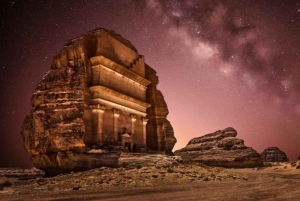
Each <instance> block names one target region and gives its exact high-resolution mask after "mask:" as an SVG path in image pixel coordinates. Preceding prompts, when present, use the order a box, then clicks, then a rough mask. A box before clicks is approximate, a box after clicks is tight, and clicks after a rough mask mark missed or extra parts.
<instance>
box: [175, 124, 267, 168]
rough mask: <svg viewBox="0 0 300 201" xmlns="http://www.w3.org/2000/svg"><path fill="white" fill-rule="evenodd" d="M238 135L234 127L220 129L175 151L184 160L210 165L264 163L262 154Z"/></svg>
mask: <svg viewBox="0 0 300 201" xmlns="http://www.w3.org/2000/svg"><path fill="white" fill-rule="evenodd" d="M236 136H237V132H236V130H235V129H233V128H230V127H229V128H226V129H224V130H218V131H216V132H214V133H210V134H206V135H204V136H201V137H197V138H194V139H192V140H190V141H189V143H188V144H187V146H186V147H184V148H182V149H180V150H177V151H175V155H177V156H181V158H182V160H183V161H184V162H200V163H204V164H206V165H210V166H219V167H228V168H245V167H256V166H260V165H262V161H261V158H260V155H259V154H258V153H257V152H256V151H255V150H254V149H252V148H251V147H247V146H245V145H244V140H242V139H239V138H236Z"/></svg>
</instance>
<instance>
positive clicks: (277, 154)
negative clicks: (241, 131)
mask: <svg viewBox="0 0 300 201" xmlns="http://www.w3.org/2000/svg"><path fill="white" fill-rule="evenodd" d="M261 159H262V160H263V162H286V161H289V159H288V158H287V156H286V154H285V153H284V152H283V151H281V150H280V149H279V148H278V147H269V148H267V149H265V150H264V151H263V152H262V153H261Z"/></svg>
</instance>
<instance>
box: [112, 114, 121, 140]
mask: <svg viewBox="0 0 300 201" xmlns="http://www.w3.org/2000/svg"><path fill="white" fill-rule="evenodd" d="M113 113H114V136H115V141H116V142H117V141H118V119H119V116H120V110H116V109H113Z"/></svg>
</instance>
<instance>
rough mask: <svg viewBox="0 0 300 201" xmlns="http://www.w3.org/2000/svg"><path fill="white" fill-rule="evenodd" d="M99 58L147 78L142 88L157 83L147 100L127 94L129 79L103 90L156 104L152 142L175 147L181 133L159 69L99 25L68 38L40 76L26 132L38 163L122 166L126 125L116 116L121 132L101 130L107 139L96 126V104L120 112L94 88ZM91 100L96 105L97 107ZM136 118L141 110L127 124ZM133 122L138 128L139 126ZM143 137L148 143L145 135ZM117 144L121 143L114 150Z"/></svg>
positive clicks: (59, 167) (54, 168)
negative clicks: (160, 85)
mask: <svg viewBox="0 0 300 201" xmlns="http://www.w3.org/2000/svg"><path fill="white" fill-rule="evenodd" d="M91 58H92V59H91ZM93 58H96V59H98V60H99V61H101V62H102V63H101V65H102V66H109V69H108V70H110V71H113V70H115V71H116V73H119V74H122V73H123V74H124V75H126V76H127V77H129V78H128V80H130V79H132V80H133V81H134V82H136V83H141V84H142V85H143V84H144V86H138V87H140V88H143V87H144V88H145V86H147V85H148V82H149V81H147V80H146V79H149V80H150V81H151V82H152V83H151V87H148V88H147V90H146V89H145V90H146V91H145V93H146V96H147V97H146V99H147V100H145V101H147V103H144V102H143V101H144V100H143V98H140V95H139V94H135V93H134V92H130V93H132V97H134V98H131V97H129V96H126V95H122V93H123V92H122V90H123V91H126V90H127V89H126V85H124V86H123V85H122V84H119V85H120V86H121V87H120V86H119V88H120V90H121V92H122V93H119V92H117V91H116V90H115V89H109V88H105V87H102V88H101V86H100V87H98V88H100V89H101V90H102V91H103V88H105V89H106V91H107V90H109V93H110V96H112V95H111V94H113V95H114V96H115V97H117V98H119V99H121V98H124V100H125V102H126V101H127V102H126V104H127V105H129V106H130V104H131V103H130V101H132V104H135V105H138V107H149V106H150V104H151V106H150V108H149V110H147V114H146V113H145V115H147V118H149V123H148V125H147V133H146V134H147V136H146V137H147V142H146V143H147V147H148V148H150V149H152V150H157V151H167V152H170V151H171V150H172V148H173V146H174V144H175V142H176V138H175V137H174V132H173V129H172V126H171V124H170V123H169V122H168V120H167V119H166V116H167V114H168V108H167V105H166V103H165V101H164V98H163V95H162V94H161V92H160V91H158V90H157V89H156V85H157V84H158V82H156V81H155V79H157V80H158V78H157V76H156V72H155V71H154V70H153V69H152V68H151V67H149V66H146V68H145V66H144V67H143V65H144V64H143V63H142V62H144V61H143V59H144V58H143V56H141V55H139V54H138V53H137V50H136V49H135V47H134V46H133V45H132V44H131V43H130V42H129V41H128V40H126V39H124V38H123V37H121V36H120V35H118V34H116V33H114V32H113V31H107V30H105V29H96V30H93V31H91V32H88V33H87V34H85V35H83V36H80V37H77V38H75V39H72V40H70V41H69V42H67V43H66V45H65V47H64V48H63V49H62V50H61V51H60V52H59V53H58V54H57V55H56V56H55V58H54V59H53V62H52V65H51V69H50V71H49V72H47V73H46V75H45V76H44V77H43V78H42V79H41V80H40V82H39V83H38V85H37V87H36V90H35V93H34V94H33V96H32V99H31V105H32V108H31V111H30V113H29V114H28V115H27V116H26V118H25V120H24V123H23V128H22V137H23V140H24V146H25V148H26V150H27V151H28V153H29V154H30V156H31V160H32V161H33V163H34V165H35V166H36V167H37V168H40V169H43V170H46V171H47V172H49V173H51V172H54V173H55V172H64V171H71V170H82V169H89V168H93V167H99V166H117V164H118V158H119V156H120V153H119V150H122V148H121V145H120V144H118V143H117V142H113V140H115V139H119V138H120V137H119V136H118V135H120V134H122V133H121V131H120V132H119V133H116V132H115V130H117V129H118V127H116V126H115V124H113V122H112V123H111V124H110V123H109V124H108V125H107V128H114V127H116V128H114V132H115V133H111V134H108V133H106V134H105V135H104V134H103V136H101V137H102V138H103V139H104V140H103V143H98V141H97V140H98V139H96V138H97V136H95V135H94V134H93V133H94V132H99V128H96V129H95V121H93V115H94V114H93V113H92V112H91V110H92V109H94V110H99V111H100V109H103V110H105V109H106V110H108V112H107V115H106V116H104V118H115V117H116V116H117V115H119V113H120V112H119V110H115V109H113V108H112V109H110V108H108V109H107V107H105V106H104V105H102V104H98V103H97V104H96V103H95V100H97V99H96V98H97V97H96V98H95V97H93V96H96V95H97V94H96V93H98V94H99V93H100V92H101V91H100V89H98V88H97V90H98V91H92V90H94V88H95V87H94V86H93V83H94V82H95V72H92V71H93V69H92V67H93V65H98V64H93V62H94V63H95V62H98V60H96V61H95V60H93ZM112 61H113V62H112ZM145 71H146V72H145ZM111 74H113V72H112V73H111ZM101 76H102V75H101ZM97 79H99V80H100V78H97ZM101 79H102V78H101ZM120 79H121V78H120ZM104 81H105V82H104ZM104 81H103V83H104V84H102V85H103V86H106V85H105V84H106V83H108V84H109V82H110V80H109V77H106V79H105V80H104ZM128 82H129V81H128ZM149 83H150V82H149ZM122 86H123V88H122ZM106 87H107V86H106ZM124 87H125V88H124ZM99 91H100V92H99ZM127 91H128V90H127ZM107 93H108V92H107ZM128 93H129V92H128ZM95 94H96V95H95ZM121 96H122V97H121ZM120 97H121V98H120ZM91 104H94V105H92V107H91ZM95 104H96V105H95ZM124 104H125V103H124ZM126 104H125V105H126ZM148 105H149V106H148ZM119 107H121V106H119ZM122 107H123V106H122ZM110 113H111V114H110ZM125 113H126V112H125ZM140 113H141V114H143V113H142V112H140ZM126 115H127V113H126ZM130 118H131V120H130ZM135 118H136V115H132V114H131V115H130V116H129V115H128V117H126V118H125V117H124V118H123V119H121V120H122V121H123V122H125V123H124V125H127V124H126V121H132V122H133V121H136V119H135ZM121 120H119V121H121ZM146 120H147V119H146V117H142V118H141V119H139V121H140V122H141V123H140V124H137V126H136V128H135V129H138V130H137V131H139V132H142V129H143V128H142V123H143V124H144V123H147V122H146ZM99 122H100V120H99V119H98V123H99ZM96 123H97V122H96ZM114 123H115V122H114ZM119 127H120V125H119ZM107 128H104V129H103V130H104V131H103V132H106V130H107ZM130 128H131V129H132V130H133V129H134V127H133V126H132V127H130ZM97 129H98V130H97ZM105 129H106V130H105ZM125 129H126V128H125ZM119 130H120V129H119ZM101 132H102V130H101ZM101 134H102V133H101ZM131 135H133V133H131ZM102 138H101V139H102ZM105 140H106V141H105ZM137 140H139V141H137V142H141V143H142V137H140V138H138V139H137ZM101 142H102V141H101ZM131 146H133V145H131ZM116 148H119V149H118V150H114V149H116ZM140 150H142V148H141V149H140Z"/></svg>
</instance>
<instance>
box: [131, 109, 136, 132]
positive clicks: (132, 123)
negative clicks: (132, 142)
mask: <svg viewBox="0 0 300 201" xmlns="http://www.w3.org/2000/svg"><path fill="white" fill-rule="evenodd" d="M130 118H131V136H134V125H135V121H136V115H134V114H131V115H130Z"/></svg>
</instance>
